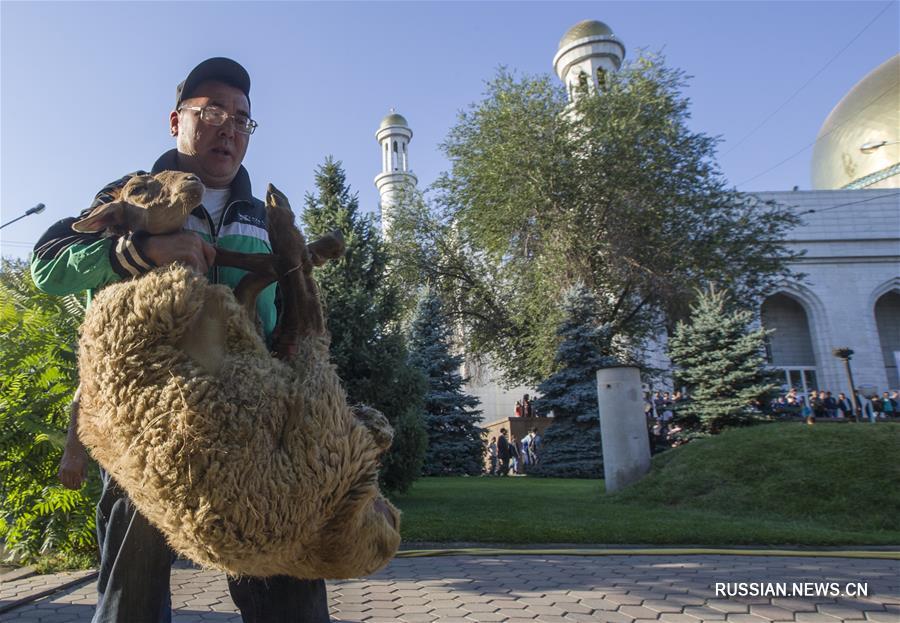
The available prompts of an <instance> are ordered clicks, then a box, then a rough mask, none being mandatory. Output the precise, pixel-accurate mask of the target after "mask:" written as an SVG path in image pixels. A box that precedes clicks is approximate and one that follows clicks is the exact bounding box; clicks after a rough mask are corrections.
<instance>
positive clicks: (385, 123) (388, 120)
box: [378, 108, 409, 130]
mask: <svg viewBox="0 0 900 623" xmlns="http://www.w3.org/2000/svg"><path fill="white" fill-rule="evenodd" d="M392 125H399V126H403V127H404V128H408V127H409V124H408V123H407V122H406V117H404V116H403V115H401V114H398V113H395V112H394V109H393V108H392V109H391V112H390V114H389V115H388V116H387V117H385V118H384V119H382V120H381V124H380V125H379V126H378V129H379V130H382V129H384V128H389V127H391V126H392Z"/></svg>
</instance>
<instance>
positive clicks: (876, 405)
mask: <svg viewBox="0 0 900 623" xmlns="http://www.w3.org/2000/svg"><path fill="white" fill-rule="evenodd" d="M869 400H871V401H872V410H873V411H874V412H875V417H876V418H878V419H879V420H883V419H884V403H882V402H881V397H880V396H879V395H878V394H877V393H875V394H872V397H871V398H870V399H869Z"/></svg>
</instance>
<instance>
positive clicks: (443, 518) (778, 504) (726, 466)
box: [392, 423, 900, 546]
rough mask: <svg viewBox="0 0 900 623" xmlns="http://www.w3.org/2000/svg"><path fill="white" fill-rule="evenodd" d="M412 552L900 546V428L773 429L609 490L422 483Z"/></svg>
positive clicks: (409, 533) (689, 451) (553, 483)
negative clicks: (432, 547) (519, 547)
mask: <svg viewBox="0 0 900 623" xmlns="http://www.w3.org/2000/svg"><path fill="white" fill-rule="evenodd" d="M392 499H393V501H394V503H395V504H397V506H398V507H399V508H400V509H401V510H402V511H403V528H402V531H403V537H404V540H406V541H407V542H416V541H427V542H474V543H511V544H525V543H528V544H538V543H540V544H549V543H581V544H585V543H589V544H658V545H688V544H690V545H716V546H725V545H900V425H897V424H878V425H876V426H870V425H863V424H860V425H851V424H846V425H836V424H835V425H821V424H820V425H817V426H813V427H808V426H806V425H803V424H793V423H792V424H771V425H765V426H758V427H754V428H749V429H743V430H737V431H732V432H729V433H726V434H724V435H720V436H718V437H715V438H712V439H708V440H703V441H698V442H694V443H692V444H689V445H688V446H686V447H683V448H679V449H676V450H672V451H670V452H667V453H664V454H662V455H659V456H657V457H655V458H654V460H653V468H652V471H651V473H650V474H649V475H648V476H647V477H646V478H645V479H644V480H643V481H642V482H641V483H639V484H638V485H635V486H634V487H631V488H629V489H626V490H625V491H622V492H620V493H618V494H616V495H613V496H607V495H606V494H605V493H604V489H603V483H602V481H588V480H561V479H539V478H527V477H526V478H504V479H500V478H489V477H480V478H423V479H421V480H419V481H417V482H416V483H415V485H414V486H413V488H412V489H411V490H410V491H409V493H407V494H405V495H397V496H394V497H393V498H392Z"/></svg>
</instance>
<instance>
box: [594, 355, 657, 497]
mask: <svg viewBox="0 0 900 623" xmlns="http://www.w3.org/2000/svg"><path fill="white" fill-rule="evenodd" d="M642 391H643V390H642V388H641V373H640V371H639V370H638V369H637V368H634V367H631V366H617V367H612V368H602V369H600V370H597V406H598V408H599V411H600V435H601V438H602V443H603V474H604V477H605V479H606V492H607V493H612V492H613V491H618V490H619V489H621V488H622V487H625V486H627V485H630V484H631V483H633V482H635V481H637V480H640V478H641V477H642V476H643V475H644V474H646V473H647V472H648V471H649V470H650V438H649V436H648V434H647V420H646V416H645V415H644V401H643V397H642Z"/></svg>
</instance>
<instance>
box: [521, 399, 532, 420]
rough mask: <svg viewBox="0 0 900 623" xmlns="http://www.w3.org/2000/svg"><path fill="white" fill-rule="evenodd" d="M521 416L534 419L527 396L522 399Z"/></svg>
mask: <svg viewBox="0 0 900 623" xmlns="http://www.w3.org/2000/svg"><path fill="white" fill-rule="evenodd" d="M522 416H523V417H534V407H532V405H531V398H530V397H529V396H528V394H525V396H523V397H522Z"/></svg>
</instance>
